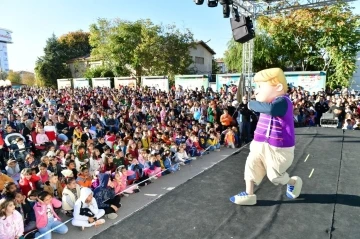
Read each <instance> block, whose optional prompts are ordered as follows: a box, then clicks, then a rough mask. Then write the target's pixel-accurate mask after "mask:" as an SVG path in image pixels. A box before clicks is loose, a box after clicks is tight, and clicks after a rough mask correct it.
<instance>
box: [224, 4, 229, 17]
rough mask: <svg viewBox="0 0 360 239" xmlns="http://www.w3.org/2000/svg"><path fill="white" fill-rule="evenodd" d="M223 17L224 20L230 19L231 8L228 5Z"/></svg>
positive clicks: (225, 7)
mask: <svg viewBox="0 0 360 239" xmlns="http://www.w3.org/2000/svg"><path fill="white" fill-rule="evenodd" d="M223 15H224V18H229V17H230V6H229V5H227V4H224V5H223Z"/></svg>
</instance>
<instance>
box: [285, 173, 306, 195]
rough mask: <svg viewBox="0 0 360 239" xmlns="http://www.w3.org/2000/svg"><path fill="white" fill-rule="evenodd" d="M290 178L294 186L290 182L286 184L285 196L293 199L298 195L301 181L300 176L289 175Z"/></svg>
mask: <svg viewBox="0 0 360 239" xmlns="http://www.w3.org/2000/svg"><path fill="white" fill-rule="evenodd" d="M291 179H294V180H295V185H294V186H292V185H290V184H288V185H287V190H286V196H287V197H288V198H291V199H295V198H297V197H299V195H300V193H301V188H302V184H303V183H302V180H301V178H300V177H297V176H294V177H291Z"/></svg>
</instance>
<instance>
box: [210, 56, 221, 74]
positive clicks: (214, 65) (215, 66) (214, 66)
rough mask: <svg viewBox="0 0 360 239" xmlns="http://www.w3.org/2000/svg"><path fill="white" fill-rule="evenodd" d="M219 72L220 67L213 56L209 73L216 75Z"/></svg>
mask: <svg viewBox="0 0 360 239" xmlns="http://www.w3.org/2000/svg"><path fill="white" fill-rule="evenodd" d="M220 72H221V67H220V66H219V65H218V64H217V62H216V59H215V58H213V59H212V70H211V74H213V75H216V74H219V73H220Z"/></svg>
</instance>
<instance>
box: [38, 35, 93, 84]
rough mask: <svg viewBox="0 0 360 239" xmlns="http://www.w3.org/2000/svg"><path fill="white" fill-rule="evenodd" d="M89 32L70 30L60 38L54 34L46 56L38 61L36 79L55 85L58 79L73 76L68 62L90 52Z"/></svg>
mask: <svg viewBox="0 0 360 239" xmlns="http://www.w3.org/2000/svg"><path fill="white" fill-rule="evenodd" d="M90 50H91V47H90V44H89V33H85V32H82V31H77V32H70V33H68V34H65V35H63V36H61V37H60V38H59V39H58V38H57V37H56V36H55V35H52V37H50V38H49V39H48V40H47V41H46V46H45V48H44V56H42V57H39V58H38V60H37V61H36V65H35V72H36V81H37V82H41V81H42V82H43V85H46V86H54V85H56V83H57V79H60V78H68V77H71V72H70V69H69V67H68V66H67V65H66V62H67V61H69V60H70V59H72V58H76V57H82V56H85V55H88V54H90Z"/></svg>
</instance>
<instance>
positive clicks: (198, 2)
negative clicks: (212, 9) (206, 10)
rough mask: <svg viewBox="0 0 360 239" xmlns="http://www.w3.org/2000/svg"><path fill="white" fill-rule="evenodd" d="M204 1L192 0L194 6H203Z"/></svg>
mask: <svg viewBox="0 0 360 239" xmlns="http://www.w3.org/2000/svg"><path fill="white" fill-rule="evenodd" d="M204 1H205V0H194V2H195V4H196V5H203V4H204Z"/></svg>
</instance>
